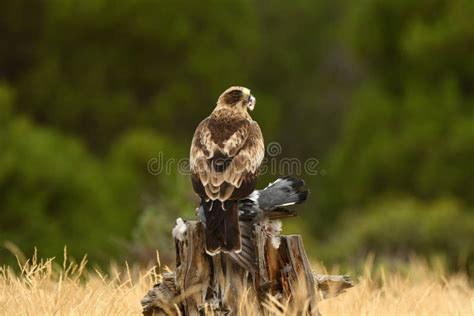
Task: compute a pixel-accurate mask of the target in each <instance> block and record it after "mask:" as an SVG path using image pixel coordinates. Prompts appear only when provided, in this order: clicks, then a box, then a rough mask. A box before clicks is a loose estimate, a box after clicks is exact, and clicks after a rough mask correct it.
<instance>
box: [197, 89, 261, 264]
mask: <svg viewBox="0 0 474 316" xmlns="http://www.w3.org/2000/svg"><path fill="white" fill-rule="evenodd" d="M254 107H255V98H254V97H253V96H252V95H251V94H250V90H249V89H247V88H244V87H237V86H235V87H230V88H229V89H227V90H225V91H224V92H223V93H222V94H221V95H220V96H219V98H218V100H217V105H216V107H215V109H214V111H213V112H212V113H211V115H210V116H209V117H207V118H206V119H204V120H203V121H202V122H201V123H200V124H199V125H198V127H197V128H196V132H195V133H194V137H193V140H192V143H191V153H190V167H191V179H192V184H193V189H194V191H195V192H196V193H197V194H198V195H199V196H200V197H201V205H202V208H203V210H204V216H205V221H206V224H205V226H206V232H205V235H206V252H207V253H208V254H210V255H215V254H217V253H219V252H220V251H224V252H239V251H241V248H242V246H241V239H240V228H239V210H238V202H239V200H240V199H243V198H245V197H247V196H248V195H250V194H251V193H252V192H253V191H254V189H255V185H256V181H257V176H258V171H259V168H260V165H261V163H262V160H263V158H264V154H265V148H264V143H263V136H262V132H261V130H260V127H259V126H258V124H257V122H255V121H254V120H252V118H251V116H250V114H249V110H250V111H252V110H253V109H254Z"/></svg>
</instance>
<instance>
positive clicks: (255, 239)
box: [142, 219, 353, 315]
mask: <svg viewBox="0 0 474 316" xmlns="http://www.w3.org/2000/svg"><path fill="white" fill-rule="evenodd" d="M177 222H178V225H177V227H176V228H175V229H174V231H173V233H174V236H175V244H176V272H175V273H174V275H173V274H172V273H169V274H165V275H164V277H163V282H162V283H160V284H157V285H155V287H154V288H153V289H152V290H150V291H149V293H148V294H147V295H146V296H145V298H144V299H143V300H142V305H143V314H144V315H174V314H176V315H177V314H178V311H179V313H181V314H184V315H203V314H205V313H206V312H207V311H212V312H213V313H214V314H217V315H235V314H237V312H238V310H239V303H240V299H241V295H242V294H243V293H247V295H248V291H251V292H252V295H254V296H255V297H256V301H257V302H258V303H259V306H260V311H261V314H265V313H266V311H265V308H264V305H265V303H266V302H267V301H268V298H269V295H271V296H273V297H274V298H276V299H278V300H280V301H281V302H286V301H290V302H292V301H293V302H298V304H293V305H294V306H292V312H293V313H295V314H299V315H301V314H303V313H305V314H307V315H318V310H317V305H316V302H317V293H316V291H317V290H320V291H321V292H322V293H323V296H324V297H330V296H334V295H337V294H338V293H340V292H342V291H344V289H346V288H348V287H351V286H353V284H352V281H351V280H350V279H349V278H348V277H345V276H321V275H314V274H313V271H312V270H311V267H310V264H309V260H308V258H307V255H306V252H305V250H304V247H303V241H302V238H301V236H298V235H292V236H281V237H280V236H274V235H269V233H268V226H267V225H266V223H264V222H261V223H241V227H242V236H243V249H242V252H241V253H240V254H233V253H232V254H226V253H220V254H218V255H215V256H209V255H208V254H207V253H206V252H205V250H204V249H205V247H204V246H205V240H204V238H205V237H204V227H203V224H202V223H201V222H197V221H188V222H183V221H182V220H181V219H178V221H177ZM275 238H276V239H275Z"/></svg>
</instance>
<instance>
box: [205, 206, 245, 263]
mask: <svg viewBox="0 0 474 316" xmlns="http://www.w3.org/2000/svg"><path fill="white" fill-rule="evenodd" d="M202 206H203V209H204V216H205V219H206V230H205V235H206V252H207V253H208V254H209V255H211V256H214V255H216V254H218V253H219V252H221V251H224V252H239V251H240V250H241V249H242V245H241V241H240V238H241V237H240V226H239V208H238V201H234V200H228V201H225V202H221V201H219V200H213V201H212V200H211V201H203V202H202Z"/></svg>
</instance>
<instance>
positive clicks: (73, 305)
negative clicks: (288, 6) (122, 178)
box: [0, 255, 474, 316]
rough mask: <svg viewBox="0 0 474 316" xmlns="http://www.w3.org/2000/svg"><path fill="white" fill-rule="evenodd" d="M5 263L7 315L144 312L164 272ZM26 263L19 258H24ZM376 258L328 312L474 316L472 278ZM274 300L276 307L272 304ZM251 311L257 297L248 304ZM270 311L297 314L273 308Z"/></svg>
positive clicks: (1, 306) (328, 303) (2, 284)
mask: <svg viewBox="0 0 474 316" xmlns="http://www.w3.org/2000/svg"><path fill="white" fill-rule="evenodd" d="M65 258H66V259H64V260H55V259H46V260H41V259H38V258H37V257H36V256H35V257H33V258H32V259H30V260H27V261H26V262H23V263H20V266H21V271H20V272H18V271H17V272H14V269H12V268H11V267H6V266H3V267H0V315H140V314H141V306H140V300H141V298H142V297H143V296H144V295H145V294H146V292H147V291H148V289H150V288H151V287H152V286H153V284H154V283H156V282H157V281H159V279H160V275H159V274H157V273H155V272H154V271H156V269H154V268H151V269H149V270H148V271H143V270H140V269H139V268H133V267H130V266H129V265H128V264H124V265H123V266H122V267H118V266H112V267H111V268H110V271H109V272H108V273H107V274H105V273H103V272H100V271H98V270H96V269H93V268H90V267H88V266H87V263H86V260H83V261H82V262H80V263H78V264H76V263H73V262H72V261H69V260H68V259H67V256H66V255H65ZM21 261H23V260H21V259H19V262H21ZM371 262H372V261H370V260H369V261H368V262H367V264H366V266H365V272H364V273H362V275H361V276H359V277H357V276H354V275H353V276H352V277H353V279H354V280H355V281H356V286H355V287H354V288H352V289H349V290H348V291H347V292H346V293H344V294H342V295H340V296H338V297H336V298H331V299H328V300H324V301H321V302H319V303H318V306H319V309H320V312H321V314H322V315H397V316H398V315H474V289H473V287H472V286H470V285H469V283H468V280H467V278H466V277H465V276H464V275H450V276H447V275H446V274H445V273H444V272H443V269H431V268H428V266H427V265H426V264H425V263H423V262H421V261H417V260H414V261H413V262H412V263H411V264H410V265H409V266H408V269H404V271H403V272H395V273H393V272H392V273H388V272H385V269H384V268H383V267H377V268H375V267H373V265H372V264H371ZM270 305H271V304H270ZM241 306H245V307H246V308H245V311H240V313H239V315H248V314H251V311H252V310H254V309H253V308H252V302H248V304H246V302H242V305H241ZM268 308H269V309H271V313H270V314H274V315H290V314H291V313H290V312H289V311H288V310H287V311H285V312H281V311H278V309H276V308H274V305H273V306H270V307H268Z"/></svg>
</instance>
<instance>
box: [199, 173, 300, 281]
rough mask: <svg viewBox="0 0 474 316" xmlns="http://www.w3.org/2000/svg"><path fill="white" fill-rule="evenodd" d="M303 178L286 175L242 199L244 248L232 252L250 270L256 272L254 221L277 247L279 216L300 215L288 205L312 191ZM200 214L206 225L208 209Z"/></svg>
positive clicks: (279, 228)
mask: <svg viewBox="0 0 474 316" xmlns="http://www.w3.org/2000/svg"><path fill="white" fill-rule="evenodd" d="M304 185H305V183H304V181H303V180H301V179H297V178H292V177H284V178H279V179H278V180H276V181H275V182H272V183H270V184H269V185H268V186H267V187H266V188H265V189H263V190H255V191H254V192H253V193H252V194H251V195H250V196H248V197H247V198H245V199H241V200H240V201H239V226H240V232H241V241H242V251H241V252H240V253H235V252H231V253H228V255H230V256H231V257H232V259H233V260H234V261H235V262H237V263H238V264H239V265H240V266H242V267H243V268H245V269H246V270H247V271H249V272H254V271H255V268H256V266H255V259H256V258H255V256H256V254H255V246H254V238H255V237H254V224H255V223H260V224H261V225H263V226H264V229H265V231H266V237H267V238H268V239H270V241H271V244H272V245H273V247H275V248H278V247H279V243H280V232H281V222H280V221H279V219H281V218H285V217H292V216H296V212H295V211H294V210H289V209H287V208H286V207H287V206H291V205H295V204H300V203H303V202H304V201H306V199H307V198H308V195H309V191H308V190H307V189H306V188H305V187H304ZM197 213H198V217H199V219H200V220H201V222H203V224H204V225H206V216H205V211H204V208H203V207H202V206H201V207H199V208H198V210H197Z"/></svg>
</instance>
